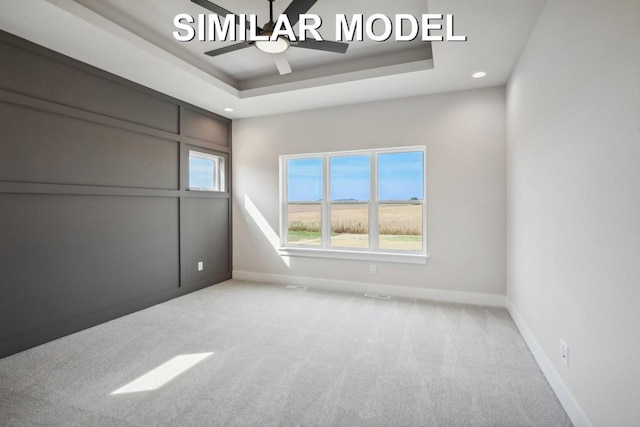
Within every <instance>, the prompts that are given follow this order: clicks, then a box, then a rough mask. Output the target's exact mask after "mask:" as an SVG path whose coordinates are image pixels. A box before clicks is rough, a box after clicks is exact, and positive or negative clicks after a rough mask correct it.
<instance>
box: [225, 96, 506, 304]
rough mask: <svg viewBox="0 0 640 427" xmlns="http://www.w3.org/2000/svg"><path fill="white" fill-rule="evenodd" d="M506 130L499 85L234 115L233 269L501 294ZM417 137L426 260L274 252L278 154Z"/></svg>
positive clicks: (404, 142)
mask: <svg viewBox="0 0 640 427" xmlns="http://www.w3.org/2000/svg"><path fill="white" fill-rule="evenodd" d="M505 132H506V125H505V90H504V88H490V89H482V90H475V91H466V92H456V93H450V94H445V95H431V96H425V97H419V98H411V99H403V100H395V101H385V102H378V103H371V104H360V105H354V106H348V107H337V108H332V109H322V110H314V111H308V112H300V113H293V114H284V115H275V116H268V117H261V118H252V119H245V120H236V121H234V122H233V144H234V145H233V150H234V151H233V185H234V190H233V199H234V200H233V202H234V214H233V220H234V223H233V236H234V239H233V240H234V261H233V264H234V271H244V272H254V273H255V272H258V273H267V274H277V275H286V276H298V277H309V278H322V279H330V280H341V281H351V282H367V283H375V284H387V285H393V286H403V287H411V288H417V289H422V290H424V289H439V290H445V291H461V292H471V293H480V294H496V295H504V293H505V286H506V285H505V281H506V267H505V256H506V218H505V212H506V200H505V197H506V196H505V186H506V182H505V174H506V172H505V161H506V160H505V141H506V140H505V138H506V137H505ZM421 144H423V145H426V147H427V152H426V153H427V154H426V155H427V181H428V182H427V192H426V197H427V199H426V201H427V204H426V206H427V211H428V224H427V234H428V236H427V244H428V251H429V255H430V258H429V260H428V262H427V264H426V265H409V264H394V263H377V267H378V268H377V270H378V272H377V274H375V275H372V274H370V273H369V264H370V263H369V262H364V261H347V260H337V259H335V260H334V259H331V260H327V259H317V258H301V257H291V258H282V257H280V256H279V254H278V251H277V246H278V233H279V229H278V216H279V212H278V188H279V179H278V156H280V155H282V154H298V153H314V152H323V151H342V150H352V149H353V150H355V149H365V148H383V147H402V146H414V145H421ZM316 283H317V282H316ZM434 295H435V294H434Z"/></svg>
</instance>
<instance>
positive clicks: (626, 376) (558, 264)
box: [507, 0, 640, 427]
mask: <svg viewBox="0 0 640 427" xmlns="http://www.w3.org/2000/svg"><path fill="white" fill-rule="evenodd" d="M639 23H640V1H638V0H615V1H602V0H554V1H550V2H549V3H548V5H547V7H546V9H545V10H544V12H543V14H542V16H541V18H540V21H539V22H538V25H537V27H536V29H535V31H534V33H533V34H532V37H531V40H530V42H529V44H528V47H527V48H526V49H525V51H524V53H523V56H522V57H521V60H520V62H519V64H518V66H517V68H516V70H515V72H514V74H513V76H512V79H511V81H510V84H509V87H508V96H507V99H508V102H507V112H508V113H507V121H508V183H509V185H508V201H509V202H508V214H507V216H508V218H509V222H508V298H509V300H510V303H511V305H512V308H513V309H514V310H515V312H516V313H518V314H519V317H520V318H521V320H522V321H523V323H524V324H526V326H527V328H528V329H529V331H530V332H531V334H532V336H533V337H534V339H535V341H536V342H537V344H538V345H539V346H540V348H541V350H542V352H543V353H544V355H545V356H546V357H547V358H548V359H549V361H550V362H551V366H552V369H553V370H555V371H556V373H557V374H559V377H560V378H561V379H562V380H563V382H564V384H565V385H566V386H567V389H568V391H569V392H570V393H571V394H573V397H574V398H575V401H576V402H577V404H578V405H579V406H580V407H581V408H582V410H583V411H584V413H585V414H586V417H587V418H588V420H590V422H591V423H593V425H596V426H617V427H622V426H638V425H640V24H639ZM514 317H515V316H514ZM560 339H564V340H565V341H566V342H567V344H568V345H569V356H570V357H569V366H564V365H563V363H562V361H561V358H560ZM549 374H551V376H553V375H554V373H553V372H548V375H549ZM568 409H569V410H570V412H571V411H573V412H574V415H576V414H578V412H579V410H578V411H574V410H575V409H576V408H568ZM578 409H579V408H578ZM578 415H579V414H578ZM578 418H579V417H578ZM578 418H574V420H576V422H578V423H581V424H586V425H588V423H589V421H588V420H585V419H581V420H580V419H578Z"/></svg>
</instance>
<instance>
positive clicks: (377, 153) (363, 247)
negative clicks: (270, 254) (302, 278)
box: [280, 147, 426, 262]
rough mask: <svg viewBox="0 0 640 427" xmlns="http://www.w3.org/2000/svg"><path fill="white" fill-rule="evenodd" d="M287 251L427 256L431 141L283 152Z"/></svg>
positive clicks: (410, 259)
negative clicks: (427, 173) (427, 155)
mask: <svg viewBox="0 0 640 427" xmlns="http://www.w3.org/2000/svg"><path fill="white" fill-rule="evenodd" d="M280 167H281V186H282V193H281V194H282V200H281V233H280V236H281V245H282V249H281V250H282V252H283V253H285V254H286V255H304V256H322V257H336V256H339V257H341V258H342V257H346V258H355V259H382V260H390V261H393V260H397V261H404V262H424V261H425V260H426V243H425V239H424V229H425V223H426V213H425V209H424V200H425V195H424V189H425V149H424V147H410V148H403V149H385V150H366V151H352V152H338V153H321V154H311V155H303V156H281V158H280Z"/></svg>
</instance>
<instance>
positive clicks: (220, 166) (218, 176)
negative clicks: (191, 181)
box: [187, 150, 227, 193]
mask: <svg viewBox="0 0 640 427" xmlns="http://www.w3.org/2000/svg"><path fill="white" fill-rule="evenodd" d="M188 157H189V158H191V157H195V158H198V159H205V160H211V161H213V162H214V163H215V170H216V173H215V176H214V187H215V181H217V182H218V186H217V187H218V189H217V190H216V189H210V188H200V187H191V186H189V191H208V192H213V193H225V192H226V191H227V186H226V182H225V176H226V172H225V163H226V161H225V158H224V157H223V156H220V155H217V154H209V153H205V152H202V151H197V150H189V156H188ZM187 176H188V174H187Z"/></svg>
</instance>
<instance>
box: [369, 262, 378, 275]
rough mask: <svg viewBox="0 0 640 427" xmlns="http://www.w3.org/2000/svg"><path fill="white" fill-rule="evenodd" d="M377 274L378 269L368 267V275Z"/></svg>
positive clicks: (372, 266)
mask: <svg viewBox="0 0 640 427" xmlns="http://www.w3.org/2000/svg"><path fill="white" fill-rule="evenodd" d="M377 272H378V269H377V267H376V265H375V264H371V265H369V273H371V274H376V273H377Z"/></svg>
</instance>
